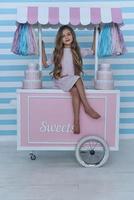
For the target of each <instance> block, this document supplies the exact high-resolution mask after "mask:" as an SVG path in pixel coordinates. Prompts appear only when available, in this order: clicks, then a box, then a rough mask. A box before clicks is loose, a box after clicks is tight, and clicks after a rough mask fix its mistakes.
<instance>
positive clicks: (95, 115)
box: [75, 78, 101, 119]
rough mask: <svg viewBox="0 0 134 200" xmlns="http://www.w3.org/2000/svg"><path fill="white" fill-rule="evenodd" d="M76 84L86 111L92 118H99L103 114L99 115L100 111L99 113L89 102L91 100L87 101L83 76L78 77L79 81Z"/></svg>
mask: <svg viewBox="0 0 134 200" xmlns="http://www.w3.org/2000/svg"><path fill="white" fill-rule="evenodd" d="M75 86H76V87H77V89H78V92H79V95H80V99H81V102H82V104H83V106H84V109H85V112H86V113H87V114H88V115H89V116H90V117H92V118H94V119H98V118H100V117H101V116H100V115H99V113H97V112H96V111H95V110H94V109H93V108H92V107H91V106H90V104H89V102H88V101H87V97H86V94H85V89H84V85H83V82H82V80H81V78H79V79H78V81H77V82H76V83H75Z"/></svg>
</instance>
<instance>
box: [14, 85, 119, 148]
mask: <svg viewBox="0 0 134 200" xmlns="http://www.w3.org/2000/svg"><path fill="white" fill-rule="evenodd" d="M86 95H87V98H88V100H89V102H90V104H91V106H92V107H93V108H95V109H96V111H97V112H99V113H100V114H101V118H100V119H97V120H95V119H92V118H90V117H89V116H88V115H87V114H85V112H84V110H83V107H82V106H81V110H80V126H81V133H80V134H74V133H73V130H72V129H73V125H72V122H73V111H72V104H71V96H70V94H69V93H65V92H63V91H61V90H55V89H51V90H48V89H42V90H18V91H17V111H18V112H17V115H18V118H17V119H18V127H17V131H18V133H17V138H18V139H17V147H18V150H73V149H75V146H76V144H77V142H78V141H79V140H80V139H81V138H82V137H84V136H87V135H94V136H99V137H102V138H103V139H104V140H105V141H106V142H107V144H108V145H109V147H110V149H111V150H118V146H119V102H120V96H119V91H118V90H107V91H105V90H86Z"/></svg>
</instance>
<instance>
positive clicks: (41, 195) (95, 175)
mask: <svg viewBox="0 0 134 200" xmlns="http://www.w3.org/2000/svg"><path fill="white" fill-rule="evenodd" d="M133 154H134V139H133V140H121V141H120V150H119V151H118V152H111V153H110V158H109V160H108V162H107V163H106V164H105V166H103V167H101V168H83V167H81V166H79V164H78V163H77V162H76V160H75V157H74V152H45V151H42V152H38V158H37V159H36V160H35V161H32V160H30V159H29V157H28V152H22V151H21V152H17V151H16V142H13V141H12V142H4V141H3V142H0V200H134V156H133Z"/></svg>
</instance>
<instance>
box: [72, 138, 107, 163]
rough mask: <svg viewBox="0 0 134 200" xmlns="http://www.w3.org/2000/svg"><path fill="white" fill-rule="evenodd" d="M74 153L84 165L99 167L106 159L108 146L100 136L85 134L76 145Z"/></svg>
mask: <svg viewBox="0 0 134 200" xmlns="http://www.w3.org/2000/svg"><path fill="white" fill-rule="evenodd" d="M75 155H76V159H77V161H78V162H79V163H80V164H81V165H82V166H84V167H100V166H102V165H104V164H105V163H106V161H107V160H108V157H109V147H108V145H107V144H106V142H105V141H104V140H103V139H102V138H100V137H97V136H86V137H84V138H82V139H80V141H79V142H78V144H77V145H76V151H75Z"/></svg>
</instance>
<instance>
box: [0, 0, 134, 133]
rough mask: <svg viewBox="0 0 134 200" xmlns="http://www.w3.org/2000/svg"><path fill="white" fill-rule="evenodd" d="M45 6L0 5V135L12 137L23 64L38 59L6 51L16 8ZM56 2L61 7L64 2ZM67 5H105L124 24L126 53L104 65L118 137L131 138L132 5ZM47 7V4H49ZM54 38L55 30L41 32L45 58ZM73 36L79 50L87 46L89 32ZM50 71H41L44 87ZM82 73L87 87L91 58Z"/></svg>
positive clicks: (5, 1)
mask: <svg viewBox="0 0 134 200" xmlns="http://www.w3.org/2000/svg"><path fill="white" fill-rule="evenodd" d="M21 2H22V1H21ZM46 2H47V1H43V0H42V1H41V0H39V1H37V0H31V1H30V0H23V3H18V1H17V0H11V1H10V0H1V1H0V135H16V133H17V131H16V106H15V101H14V100H16V89H17V88H21V86H22V80H23V79H24V70H26V68H27V64H28V63H29V62H33V61H37V59H38V57H37V56H36V57H35V56H27V57H22V56H17V55H14V54H12V53H11V51H10V49H11V45H12V40H13V35H14V31H15V29H16V22H15V17H16V8H17V7H18V6H21V5H22V6H24V5H25V6H26V5H27V6H29V5H30V6H32V5H33V6H34V5H35V6H38V5H39V4H44V3H46ZM58 2H60V4H61V5H62V4H63V5H65V3H64V2H65V1H58ZM67 2H68V4H69V5H71V4H76V5H80V4H84V3H87V2H88V4H89V5H91V6H93V5H94V4H96V5H97V6H98V7H99V6H101V5H102V4H105V5H109V6H111V7H121V8H122V12H123V18H124V23H125V25H124V26H123V27H122V31H123V34H124V39H125V42H126V46H127V50H128V52H127V53H126V55H124V56H119V57H114V58H113V57H109V58H107V59H106V61H107V62H109V63H111V66H112V69H113V73H114V80H115V85H116V88H117V89H119V90H120V91H121V99H120V100H121V106H120V135H121V136H122V137H134V2H133V1H125V0H122V1H116V0H113V1H106V0H103V1H98V2H97V1H96V0H91V1H90V0H88V1H87V2H86V1H85V2H84V3H81V1H73V2H71V1H67ZM78 2H80V3H78ZM51 3H52V5H54V4H56V1H51ZM51 3H50V1H49V4H51ZM58 6H59V3H58ZM55 34H56V30H47V31H46V30H44V31H43V38H44V40H45V42H46V51H47V54H48V56H49V54H51V52H52V48H53V45H54V37H55ZM76 34H77V38H78V41H79V44H80V46H81V48H82V47H89V46H91V43H92V31H88V30H79V31H78V30H76ZM100 62H104V59H101V60H100ZM50 71H51V68H50V69H49V68H48V69H46V70H44V71H43V75H44V77H43V81H44V82H43V83H44V86H46V87H50V86H52V80H51V78H50V76H49V72H50ZM84 71H85V75H84V80H85V84H86V86H89V87H90V86H91V85H92V80H93V77H94V76H93V73H94V59H93V58H86V59H84Z"/></svg>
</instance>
